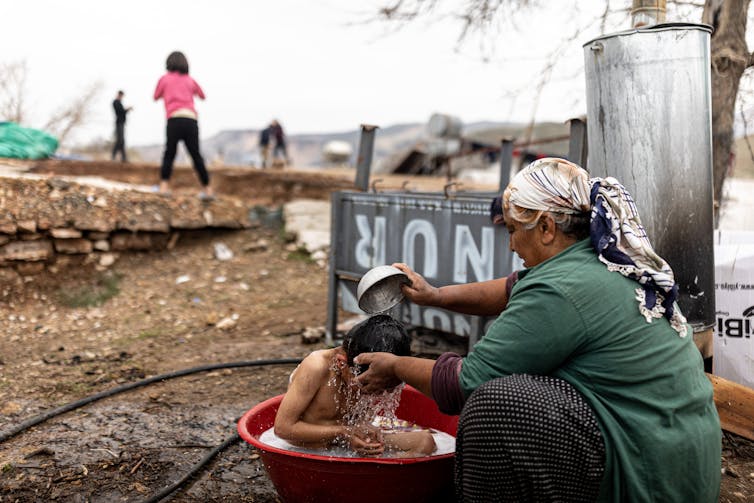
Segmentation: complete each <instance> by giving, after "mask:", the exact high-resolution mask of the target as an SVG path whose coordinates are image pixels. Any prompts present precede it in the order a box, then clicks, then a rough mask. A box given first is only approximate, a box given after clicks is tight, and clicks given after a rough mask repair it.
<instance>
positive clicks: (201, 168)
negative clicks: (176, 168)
mask: <svg viewBox="0 0 754 503" xmlns="http://www.w3.org/2000/svg"><path fill="white" fill-rule="evenodd" d="M165 67H166V69H167V73H166V74H165V75H163V76H162V77H161V78H160V80H159V81H158V82H157V87H156V88H155V90H154V100H155V101H157V100H159V99H160V98H162V100H163V102H164V104H165V115H166V117H167V126H166V128H165V136H166V139H165V152H164V154H163V157H162V166H161V168H160V193H162V194H169V193H170V177H171V175H172V173H173V161H175V154H176V151H177V149H178V142H179V141H180V140H183V144H184V145H186V150H188V152H189V155H190V156H191V160H192V162H193V166H194V170H195V171H196V174H197V176H198V177H199V181H200V183H201V184H202V191H201V192H200V193H199V197H200V198H201V199H213V198H214V196H213V192H212V187H210V185H209V173H207V168H206V166H205V164H204V158H203V157H202V154H201V152H200V151H199V121H198V114H197V112H196V108H194V96H198V97H199V98H201V99H204V91H203V90H202V88H201V87H200V86H199V84H197V83H196V81H195V80H194V79H193V78H191V77H190V76H189V64H188V60H187V59H186V56H185V55H184V54H183V53H182V52H180V51H174V52H172V53H170V55H169V56H168V58H167V61H166V62H165Z"/></svg>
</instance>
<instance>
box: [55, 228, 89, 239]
mask: <svg viewBox="0 0 754 503" xmlns="http://www.w3.org/2000/svg"><path fill="white" fill-rule="evenodd" d="M50 235H51V236H52V237H54V238H57V239H73V238H80V237H81V236H82V234H81V231H80V230H78V229H71V228H63V229H50Z"/></svg>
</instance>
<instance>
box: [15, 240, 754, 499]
mask: <svg viewBox="0 0 754 503" xmlns="http://www.w3.org/2000/svg"><path fill="white" fill-rule="evenodd" d="M217 242H222V243H224V244H225V245H227V246H228V247H229V248H230V249H231V250H232V251H233V255H234V256H233V258H232V259H231V260H228V261H221V260H218V259H217V258H215V254H214V244H215V243H217ZM99 269H100V268H98V267H97V265H96V264H95V263H94V262H92V263H87V262H86V260H85V259H83V258H81V259H77V258H71V259H69V260H68V262H67V263H64V262H61V263H59V264H56V265H55V266H54V267H52V268H51V270H49V271H48V272H45V273H43V274H40V275H35V276H28V277H22V276H19V275H18V274H16V273H15V272H13V271H11V270H8V269H4V270H2V269H0V432H2V431H7V429H8V428H11V427H13V426H14V425H17V424H19V423H20V422H21V421H23V420H25V419H27V418H30V417H32V416H35V415H37V414H39V413H42V412H44V411H46V410H48V409H50V408H53V407H56V406H59V405H63V404H66V403H69V402H72V401H74V400H77V399H80V398H83V397H86V396H89V395H92V394H94V393H96V392H99V391H103V390H107V389H110V388H114V387H116V386H119V385H122V384H125V383H129V382H135V381H138V380H140V379H143V378H145V377H149V376H154V375H158V374H162V373H167V372H170V371H174V370H178V369H184V368H190V367H195V366H199V365H204V364H210V363H220V362H234V361H241V360H256V359H277V358H291V357H292V358H301V357H303V356H305V355H306V354H308V353H309V352H310V351H312V350H314V349H319V348H322V347H324V343H323V342H318V343H315V344H304V343H303V342H302V333H303V332H304V331H305V330H306V329H307V328H311V327H322V326H323V325H324V323H325V318H326V306H327V271H326V269H324V268H322V267H320V266H319V265H317V264H316V263H314V262H313V261H311V260H310V259H308V257H307V256H306V255H304V254H301V253H299V252H297V251H295V250H290V249H289V247H288V244H287V242H286V239H285V236H284V233H283V232H281V231H280V229H278V228H274V227H264V226H262V227H257V228H253V229H247V230H242V231H233V232H216V231H215V232H214V233H212V234H208V233H206V232H187V233H182V234H181V236H180V239H179V240H178V242H177V243H176V246H175V248H174V249H172V250H170V251H165V252H159V253H157V252H154V253H123V254H121V255H120V257H119V259H118V261H117V262H116V263H115V264H114V265H113V266H112V267H110V268H109V269H107V270H99ZM186 276H188V279H187V278H186ZM291 370H292V365H275V366H267V367H257V368H238V369H232V370H231V369H225V370H216V371H212V372H204V373H199V374H193V375H189V376H185V377H180V378H176V379H171V380H168V381H165V382H161V383H158V384H153V385H150V386H147V387H144V388H139V389H135V390H132V391H128V392H125V393H121V394H118V395H115V396H112V397H109V398H105V399H103V400H100V401H97V402H95V403H93V404H90V405H87V406H85V407H83V408H80V409H77V410H76V411H73V412H69V413H67V414H64V415H62V416H59V417H56V418H54V419H51V420H49V421H46V422H44V423H42V424H40V425H38V426H35V427H33V428H31V429H30V430H27V431H24V432H22V433H20V434H19V435H16V436H14V437H13V438H11V439H9V440H7V441H5V442H3V443H0V501H2V502H15V501H19V502H29V501H66V502H69V501H71V502H77V501H81V502H84V501H91V502H111V501H124V502H139V501H146V500H148V499H149V498H150V497H151V496H152V495H154V494H156V493H158V492H159V491H160V490H161V489H162V488H164V487H166V486H168V485H170V484H172V483H173V482H175V481H177V480H178V479H180V478H181V477H182V475H183V474H184V473H186V471H187V470H189V468H190V467H191V466H192V465H193V464H195V463H197V462H198V461H199V460H200V459H202V458H203V457H204V456H205V455H206V454H207V453H208V452H209V451H210V450H211V449H212V448H213V447H215V446H217V445H219V444H221V443H222V442H223V441H224V440H225V439H226V438H228V437H229V436H231V435H232V434H233V433H234V432H235V423H236V419H237V418H238V417H239V416H240V415H241V414H243V413H244V412H245V411H246V410H248V409H249V408H250V407H252V406H253V405H255V404H256V403H258V402H260V401H262V400H264V399H266V398H269V397H271V396H274V395H277V394H280V393H282V392H284V390H285V384H286V382H287V376H288V374H289V373H290V371H291ZM723 447H724V452H723V470H724V473H723V476H722V486H721V498H720V501H722V502H740V501H751V500H752V499H754V444H753V443H752V442H749V441H747V440H745V439H742V438H741V437H736V436H733V435H726V436H725V439H724V446H723ZM172 501H177V502H215V501H217V502H220V501H239V502H243V501H254V502H275V501H278V500H277V495H276V493H275V490H274V488H273V487H272V485H271V483H270V482H269V479H268V478H267V476H266V474H265V472H264V468H263V466H262V464H261V461H260V459H259V456H258V455H257V454H256V453H255V451H254V449H253V448H251V447H250V446H249V445H247V444H245V443H243V442H240V443H237V444H234V445H233V446H231V447H230V448H228V449H227V450H225V451H224V452H222V453H220V454H219V455H218V456H217V457H216V458H215V459H214V460H213V461H212V462H211V463H210V464H209V465H207V467H206V469H205V470H204V471H202V472H201V473H200V474H199V475H197V476H196V477H194V478H193V479H192V480H191V481H190V482H189V483H188V484H186V485H185V486H184V488H183V489H182V490H180V491H179V492H177V493H175V494H174V495H173V497H172Z"/></svg>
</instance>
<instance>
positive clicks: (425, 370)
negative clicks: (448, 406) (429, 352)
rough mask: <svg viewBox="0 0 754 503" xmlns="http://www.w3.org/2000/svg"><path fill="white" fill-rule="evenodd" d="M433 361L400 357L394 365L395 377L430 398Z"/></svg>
mask: <svg viewBox="0 0 754 503" xmlns="http://www.w3.org/2000/svg"><path fill="white" fill-rule="evenodd" d="M434 366H435V361H434V360H429V359H427V358H417V357H414V356H402V357H399V358H396V360H395V363H394V373H395V376H396V377H397V378H398V379H400V380H401V381H403V382H405V383H408V384H410V385H411V386H413V387H414V388H416V389H418V390H419V391H421V392H422V393H424V394H425V395H427V396H428V397H430V398H432V368H433V367H434Z"/></svg>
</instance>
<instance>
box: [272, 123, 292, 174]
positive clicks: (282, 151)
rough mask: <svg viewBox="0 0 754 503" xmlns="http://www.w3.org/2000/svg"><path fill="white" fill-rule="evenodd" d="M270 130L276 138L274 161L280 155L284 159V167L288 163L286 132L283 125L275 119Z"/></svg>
mask: <svg viewBox="0 0 754 503" xmlns="http://www.w3.org/2000/svg"><path fill="white" fill-rule="evenodd" d="M270 132H271V134H272V137H273V138H274V139H275V146H274V147H273V148H272V159H273V163H274V162H275V160H277V159H278V158H279V157H282V159H283V167H286V166H287V165H288V148H287V147H286V144H285V133H284V132H283V126H281V125H280V123H279V122H278V121H277V120H273V121H272V123H271V124H270Z"/></svg>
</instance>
